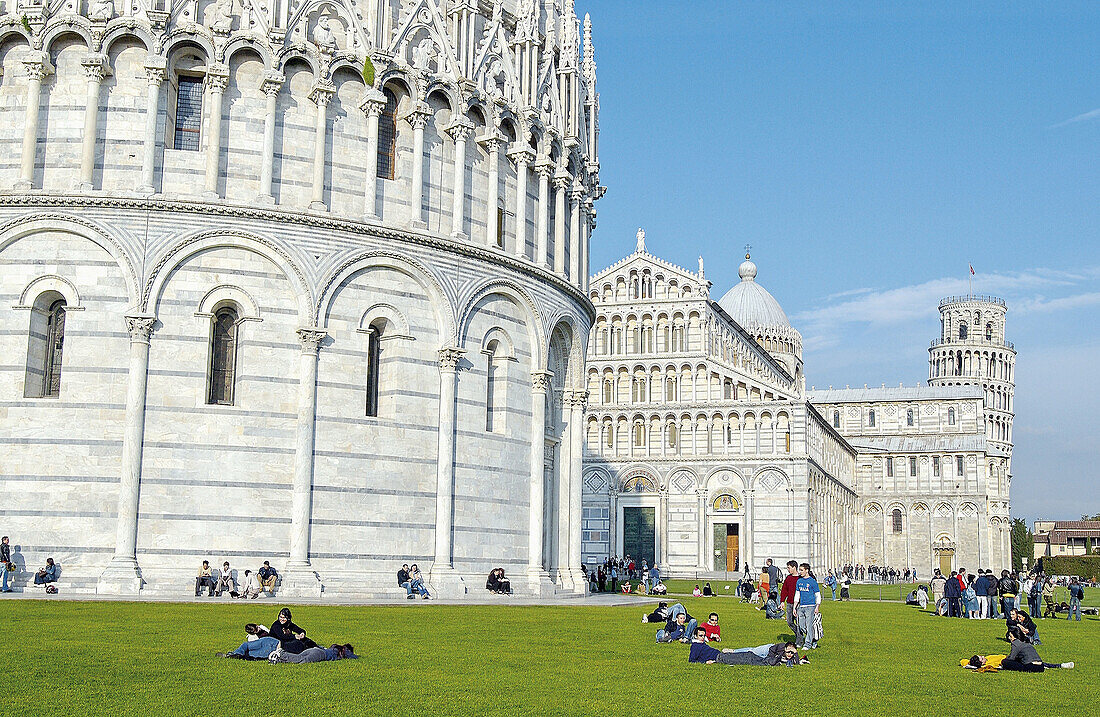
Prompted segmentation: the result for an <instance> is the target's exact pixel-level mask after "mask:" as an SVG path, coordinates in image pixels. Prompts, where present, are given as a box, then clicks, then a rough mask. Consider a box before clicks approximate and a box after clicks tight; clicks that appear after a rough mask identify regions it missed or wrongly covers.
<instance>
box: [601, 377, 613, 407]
mask: <svg viewBox="0 0 1100 717" xmlns="http://www.w3.org/2000/svg"><path fill="white" fill-rule="evenodd" d="M611 391H612V384H611V379H605V380H604V382H603V402H604V403H611V401H612V398H611V396H612V393H611Z"/></svg>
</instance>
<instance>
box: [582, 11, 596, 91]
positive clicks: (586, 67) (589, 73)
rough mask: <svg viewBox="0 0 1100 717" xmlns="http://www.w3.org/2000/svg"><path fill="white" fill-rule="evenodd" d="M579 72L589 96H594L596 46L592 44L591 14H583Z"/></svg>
mask: <svg viewBox="0 0 1100 717" xmlns="http://www.w3.org/2000/svg"><path fill="white" fill-rule="evenodd" d="M581 72H582V73H583V75H584V85H585V88H586V89H587V90H588V96H589V98H593V99H594V98H595V96H596V48H595V47H594V46H593V45H592V16H591V15H589V14H588V13H585V14H584V64H583V65H582V68H581Z"/></svg>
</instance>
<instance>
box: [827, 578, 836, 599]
mask: <svg viewBox="0 0 1100 717" xmlns="http://www.w3.org/2000/svg"><path fill="white" fill-rule="evenodd" d="M825 584H826V585H827V586H829V589H830V590H832V591H833V602H836V576H835V575H833V571H832V570H830V571H829V574H828V575H826V576H825Z"/></svg>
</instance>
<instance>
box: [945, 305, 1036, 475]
mask: <svg viewBox="0 0 1100 717" xmlns="http://www.w3.org/2000/svg"><path fill="white" fill-rule="evenodd" d="M1007 311H1008V307H1007V306H1006V305H1005V302H1004V299H998V298H996V297H992V296H976V295H970V296H951V297H948V298H946V299H943V300H942V301H940V323H941V329H940V337H939V338H938V339H936V340H935V341H933V342H932V346H931V347H930V348H929V349H928V354H929V365H928V384H929V385H931V386H959V385H971V386H981V387H982V389H983V390H984V391H985V430H986V436H987V437H988V438H989V440H990V442H991V443H992V444H993V445H994V446H996V447H999V448H1001V449H1002V450H1004V451H1005V452H1006V453H1007V454H1008V455H1009V456H1011V454H1012V417H1013V415H1014V414H1013V411H1014V409H1015V407H1014V405H1013V403H1014V399H1013V395H1014V392H1015V388H1016V349H1015V348H1014V347H1013V345H1012V342H1010V341H1008V340H1007V339H1006V338H1005V314H1006V313H1007Z"/></svg>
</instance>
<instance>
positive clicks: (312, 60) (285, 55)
mask: <svg viewBox="0 0 1100 717" xmlns="http://www.w3.org/2000/svg"><path fill="white" fill-rule="evenodd" d="M296 60H297V61H301V62H304V63H305V64H306V65H308V66H309V69H310V70H311V71H312V72H313V78H314V79H315V80H316V79H319V78H320V77H321V70H320V62H319V61H318V58H317V55H316V53H314V52H313V51H311V50H309V49H307V48H306V47H305V46H304V45H290V46H289V47H286V48H285V49H283V51H282V52H280V53H279V54H278V55H277V56H276V57H275V69H276V70H277V71H278V72H280V73H282V74H284V75H285V74H286V66H287V65H288V64H289V63H291V62H294V61H296Z"/></svg>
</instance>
